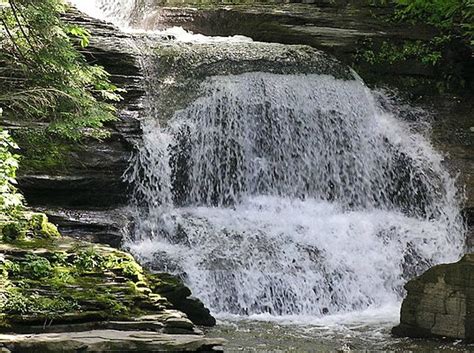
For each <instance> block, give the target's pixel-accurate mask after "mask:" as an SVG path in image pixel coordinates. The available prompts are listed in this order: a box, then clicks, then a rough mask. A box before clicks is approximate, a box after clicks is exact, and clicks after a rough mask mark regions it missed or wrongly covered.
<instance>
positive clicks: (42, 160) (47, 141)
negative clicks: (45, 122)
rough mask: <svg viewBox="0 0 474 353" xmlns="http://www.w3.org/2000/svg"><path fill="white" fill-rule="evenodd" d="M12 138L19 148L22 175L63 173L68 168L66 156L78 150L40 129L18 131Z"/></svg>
mask: <svg viewBox="0 0 474 353" xmlns="http://www.w3.org/2000/svg"><path fill="white" fill-rule="evenodd" d="M14 137H15V140H16V141H18V144H19V145H20V146H21V153H22V157H23V158H22V161H21V167H20V171H21V172H22V173H27V172H28V173H31V172H45V171H48V172H53V171H64V170H66V169H67V168H68V166H69V163H70V162H69V157H68V156H69V155H70V153H71V152H72V150H73V149H79V148H80V146H79V145H73V144H71V143H70V141H66V140H64V139H62V138H60V137H58V136H52V135H51V133H50V132H47V131H46V130H44V129H40V128H25V129H20V130H18V131H16V132H15V134H14Z"/></svg>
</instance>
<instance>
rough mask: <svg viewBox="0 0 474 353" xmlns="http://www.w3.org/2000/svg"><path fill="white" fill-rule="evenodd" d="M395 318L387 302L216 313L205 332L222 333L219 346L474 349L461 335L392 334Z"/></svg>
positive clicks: (419, 351) (420, 352) (421, 352)
mask: <svg viewBox="0 0 474 353" xmlns="http://www.w3.org/2000/svg"><path fill="white" fill-rule="evenodd" d="M218 317H219V316H218ZM397 324H398V313H397V311H396V310H394V308H393V307H389V308H384V309H381V310H376V311H369V312H360V313H351V314H347V315H332V316H327V317H325V318H311V317H307V318H304V317H299V318H298V317H285V318H278V319H275V318H272V317H269V316H268V317H265V316H260V317H258V316H254V317H251V318H246V319H243V318H239V317H232V316H220V317H219V319H218V324H217V326H216V327H213V328H211V329H207V330H206V335H207V336H208V337H221V338H225V339H226V340H227V341H228V342H227V344H226V346H225V352H355V351H356V352H361V351H362V352H416V353H431V352H474V344H469V345H468V344H464V343H462V342H461V341H451V340H425V339H409V338H397V337H393V336H392V335H391V334H390V330H391V328H392V327H393V326H395V325H397Z"/></svg>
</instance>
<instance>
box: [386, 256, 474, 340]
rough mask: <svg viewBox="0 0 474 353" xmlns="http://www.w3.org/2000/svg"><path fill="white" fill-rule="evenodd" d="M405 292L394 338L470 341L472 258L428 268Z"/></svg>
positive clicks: (473, 315) (472, 333) (473, 292)
mask: <svg viewBox="0 0 474 353" xmlns="http://www.w3.org/2000/svg"><path fill="white" fill-rule="evenodd" d="M405 288H406V290H407V296H406V298H405V300H404V301H403V304H402V308H401V318H400V325H398V326H396V327H394V328H393V329H392V333H393V334H394V335H396V336H405V337H418V338H449V339H462V340H465V341H466V342H473V341H474V254H468V255H465V256H464V257H463V258H462V259H461V260H460V261H459V262H457V263H454V264H443V265H438V266H435V267H432V268H431V269H429V270H428V271H426V272H425V273H424V274H422V275H421V276H419V277H417V278H415V279H413V280H411V281H410V282H408V283H407V284H406V286H405Z"/></svg>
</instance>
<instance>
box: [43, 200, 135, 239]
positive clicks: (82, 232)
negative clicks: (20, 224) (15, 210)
mask: <svg viewBox="0 0 474 353" xmlns="http://www.w3.org/2000/svg"><path fill="white" fill-rule="evenodd" d="M38 210H39V211H41V212H45V213H46V214H47V215H48V218H49V219H50V221H51V222H52V223H54V224H60V230H61V233H62V234H63V235H66V236H70V237H74V238H78V239H82V240H86V241H90V242H92V243H100V244H108V245H110V246H113V247H116V248H118V247H120V245H121V241H122V237H123V235H124V233H127V232H128V231H129V229H130V228H131V227H132V224H133V221H132V218H131V216H130V214H129V210H128V209H127V208H126V207H123V208H116V209H91V210H76V209H68V208H46V209H45V208H38Z"/></svg>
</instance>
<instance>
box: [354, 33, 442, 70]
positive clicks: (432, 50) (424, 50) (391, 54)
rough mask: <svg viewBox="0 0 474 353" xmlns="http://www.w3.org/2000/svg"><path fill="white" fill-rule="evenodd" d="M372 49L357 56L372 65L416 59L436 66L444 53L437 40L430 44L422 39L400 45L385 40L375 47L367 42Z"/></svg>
mask: <svg viewBox="0 0 474 353" xmlns="http://www.w3.org/2000/svg"><path fill="white" fill-rule="evenodd" d="M436 41H438V39H436ZM367 46H368V47H369V48H370V49H365V50H362V51H361V52H359V53H358V54H357V55H356V58H357V59H359V60H362V61H365V62H366V63H369V64H371V65H375V64H390V65H392V64H396V63H401V62H404V61H407V60H409V59H415V60H419V61H421V63H423V64H425V65H430V66H435V65H436V64H438V63H439V61H440V60H441V57H442V54H441V51H440V50H438V46H437V45H436V44H435V41H434V40H433V41H431V42H430V43H428V44H425V43H422V42H421V41H405V42H403V43H401V44H399V45H397V44H394V43H389V42H383V43H382V44H381V46H380V47H378V48H375V47H374V46H373V44H372V43H369V44H367Z"/></svg>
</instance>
